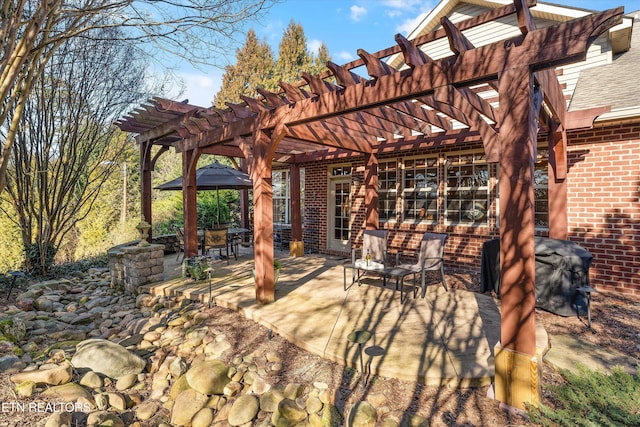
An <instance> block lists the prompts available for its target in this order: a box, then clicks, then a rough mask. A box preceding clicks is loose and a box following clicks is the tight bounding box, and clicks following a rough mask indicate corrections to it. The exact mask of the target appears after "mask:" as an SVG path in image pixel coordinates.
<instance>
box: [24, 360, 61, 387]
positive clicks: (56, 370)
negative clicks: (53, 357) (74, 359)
mask: <svg viewBox="0 0 640 427" xmlns="http://www.w3.org/2000/svg"><path fill="white" fill-rule="evenodd" d="M71 377H72V370H71V365H70V364H69V363H64V364H62V365H60V366H55V367H53V368H51V369H38V370H35V371H25V372H21V373H19V374H15V375H12V376H11V381H12V382H13V383H15V384H20V383H23V382H25V381H33V382H34V383H36V384H47V385H61V384H66V383H68V382H69V381H71Z"/></svg>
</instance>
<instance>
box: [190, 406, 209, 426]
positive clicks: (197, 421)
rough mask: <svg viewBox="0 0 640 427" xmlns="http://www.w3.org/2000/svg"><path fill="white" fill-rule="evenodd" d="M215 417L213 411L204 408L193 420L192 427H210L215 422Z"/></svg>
mask: <svg viewBox="0 0 640 427" xmlns="http://www.w3.org/2000/svg"><path fill="white" fill-rule="evenodd" d="M213 416H214V412H213V409H211V408H202V409H200V410H199V411H198V413H197V414H195V415H194V416H193V418H192V419H191V427H209V426H210V425H211V423H212V422H213Z"/></svg>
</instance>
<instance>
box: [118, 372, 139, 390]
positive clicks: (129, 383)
mask: <svg viewBox="0 0 640 427" xmlns="http://www.w3.org/2000/svg"><path fill="white" fill-rule="evenodd" d="M137 382H138V374H127V375H125V376H122V377H120V378H118V381H116V390H118V391H123V390H127V389H128V388H131V387H133V386H134V384H135V383H137Z"/></svg>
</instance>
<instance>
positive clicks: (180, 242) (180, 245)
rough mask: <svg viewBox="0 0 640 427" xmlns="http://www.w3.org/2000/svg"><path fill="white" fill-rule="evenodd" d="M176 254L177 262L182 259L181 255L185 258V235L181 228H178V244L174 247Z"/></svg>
mask: <svg viewBox="0 0 640 427" xmlns="http://www.w3.org/2000/svg"><path fill="white" fill-rule="evenodd" d="M174 249H175V251H176V253H177V254H178V255H177V256H176V261H177V260H178V258H180V254H182V256H183V257H184V233H183V232H182V230H181V229H180V228H179V227H176V243H175V246H174Z"/></svg>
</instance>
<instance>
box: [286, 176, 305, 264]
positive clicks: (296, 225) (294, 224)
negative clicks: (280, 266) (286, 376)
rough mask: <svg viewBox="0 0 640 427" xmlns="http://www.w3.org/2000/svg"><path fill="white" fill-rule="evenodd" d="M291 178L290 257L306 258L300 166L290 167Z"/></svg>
mask: <svg viewBox="0 0 640 427" xmlns="http://www.w3.org/2000/svg"><path fill="white" fill-rule="evenodd" d="M289 177H290V186H289V190H290V191H291V194H290V196H291V243H290V244H289V255H291V256H295V257H300V256H304V242H303V241H302V213H301V209H300V193H301V188H300V185H301V184H300V166H298V165H297V164H292V165H291V166H289Z"/></svg>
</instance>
